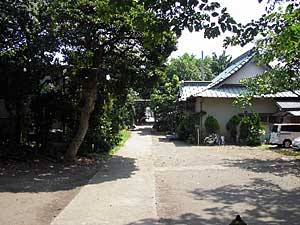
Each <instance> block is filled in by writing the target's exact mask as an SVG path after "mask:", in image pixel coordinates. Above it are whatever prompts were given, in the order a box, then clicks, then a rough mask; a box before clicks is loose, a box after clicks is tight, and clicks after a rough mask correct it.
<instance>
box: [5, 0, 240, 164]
mask: <svg viewBox="0 0 300 225" xmlns="http://www.w3.org/2000/svg"><path fill="white" fill-rule="evenodd" d="M0 8H1V18H0V57H1V58H0V65H1V76H2V77H1V89H2V86H3V89H2V90H5V91H3V93H2V96H3V97H4V100H5V104H6V105H7V109H8V111H9V120H10V121H12V122H13V123H12V124H13V126H14V130H15V132H14V134H12V135H11V137H10V138H9V140H8V142H9V143H14V144H15V145H14V147H15V148H18V147H19V146H20V145H23V144H25V145H28V146H34V147H36V146H37V147H38V148H41V149H43V148H45V147H44V146H47V143H46V142H49V141H50V140H48V139H47V138H41V137H50V133H51V132H52V130H53V129H52V128H54V127H56V126H57V127H59V128H62V133H63V136H64V137H63V138H62V139H63V140H65V141H66V143H67V144H69V147H68V149H67V151H66V155H65V159H68V160H74V159H75V157H76V155H77V153H78V150H79V149H80V146H81V144H82V143H83V142H84V143H85V144H86V142H89V143H93V144H94V145H93V146H94V147H93V148H95V149H98V148H104V149H107V148H110V147H111V146H112V145H113V144H114V143H115V142H116V140H115V138H114V137H115V136H116V134H117V132H118V130H120V129H121V128H122V127H124V126H125V125H124V121H127V118H128V113H130V112H131V110H128V108H127V110H126V109H125V108H126V107H129V108H130V106H128V105H127V103H126V102H127V101H126V99H127V97H126V96H128V92H129V89H130V88H133V89H135V90H137V89H139V90H141V89H142V90H143V89H144V90H146V89H149V88H151V87H152V86H153V85H154V84H155V83H156V82H157V81H158V78H159V77H160V76H161V74H160V71H161V68H162V67H163V66H164V64H165V62H166V59H167V57H168V56H169V55H170V54H171V52H172V51H173V50H174V49H175V44H176V39H177V38H178V37H179V36H180V35H181V31H182V30H183V29H184V28H186V27H187V28H188V29H189V30H190V31H192V30H196V31H198V30H204V34H205V36H206V37H209V38H213V37H216V36H218V35H219V34H220V33H221V32H222V31H223V32H225V31H226V30H229V31H232V30H233V31H236V30H237V28H236V26H237V25H236V24H237V23H236V22H235V21H234V20H233V18H232V17H231V16H230V15H229V14H228V12H227V10H226V9H225V8H221V6H220V4H219V3H216V2H208V1H207V0H202V1H192V0H186V1H181V0H180V1H177V0H174V1H151V0H149V1H134V0H125V1H113V0H101V1H100V0H98V1H91V0H74V1H68V0H63V1H61V0H53V1H32V0H26V1H11V0H8V1H4V2H1V3H0ZM106 77H108V78H109V77H110V78H111V79H106ZM2 81H3V82H2ZM141 87H142V88H141ZM145 93H147V91H146V92H145ZM31 99H34V101H32V104H31ZM120 102H122V103H125V104H120ZM119 105H122V107H120V106H119ZM94 109H96V111H94ZM90 118H91V119H90ZM54 125H55V126H54ZM29 134H30V135H29ZM86 135H88V136H87V137H86ZM29 136H30V137H29ZM38 137H40V138H38ZM85 138H86V139H85ZM101 140H102V141H101ZM44 142H45V143H44ZM88 145H90V144H88ZM103 146H104V147H103ZM105 146H107V148H106V147H105Z"/></svg>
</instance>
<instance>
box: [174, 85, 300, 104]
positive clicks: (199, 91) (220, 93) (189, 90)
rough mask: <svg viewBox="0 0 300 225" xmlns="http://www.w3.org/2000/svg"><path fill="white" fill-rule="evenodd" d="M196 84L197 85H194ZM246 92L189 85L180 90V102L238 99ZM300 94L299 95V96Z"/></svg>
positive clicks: (281, 94)
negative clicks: (200, 98)
mask: <svg viewBox="0 0 300 225" xmlns="http://www.w3.org/2000/svg"><path fill="white" fill-rule="evenodd" d="M194 84H195V83H194ZM245 92H246V88H245V87H243V86H232V87H230V86H228V87H220V88H211V89H207V86H203V85H197V84H195V85H188V86H182V87H181V88H180V98H179V101H185V100H186V99H187V98H189V97H192V96H193V97H205V98H236V97H238V96H239V95H241V94H244V93H245ZM297 94H298V95H297ZM299 96H300V91H296V92H295V93H293V92H291V91H285V92H279V93H276V94H268V95H264V96H262V97H264V98H297V97H299Z"/></svg>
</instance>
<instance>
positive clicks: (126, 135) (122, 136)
mask: <svg viewBox="0 0 300 225" xmlns="http://www.w3.org/2000/svg"><path fill="white" fill-rule="evenodd" d="M130 135H131V133H130V131H129V130H126V129H125V130H121V131H120V133H119V137H120V139H121V140H120V142H119V143H118V144H117V145H116V146H115V147H114V148H113V149H111V150H110V151H109V155H113V154H115V153H116V152H117V151H119V150H120V148H122V147H123V146H124V144H125V142H126V141H127V140H128V139H129V138H130Z"/></svg>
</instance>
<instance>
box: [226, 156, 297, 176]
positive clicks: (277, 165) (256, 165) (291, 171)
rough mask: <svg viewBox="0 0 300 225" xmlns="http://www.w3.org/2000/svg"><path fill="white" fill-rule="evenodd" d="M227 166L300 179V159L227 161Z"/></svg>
mask: <svg viewBox="0 0 300 225" xmlns="http://www.w3.org/2000/svg"><path fill="white" fill-rule="evenodd" d="M224 165H225V166H228V167H238V168H240V169H243V170H248V171H252V172H255V173H272V174H273V175H275V176H281V177H283V176H286V175H294V176H296V177H300V159H293V160H283V159H268V160H262V159H242V160H225V163H224Z"/></svg>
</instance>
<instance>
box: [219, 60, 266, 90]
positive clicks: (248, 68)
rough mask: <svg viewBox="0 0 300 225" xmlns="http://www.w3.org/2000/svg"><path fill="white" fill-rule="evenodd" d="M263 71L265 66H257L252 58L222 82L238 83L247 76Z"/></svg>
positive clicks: (253, 75)
mask: <svg viewBox="0 0 300 225" xmlns="http://www.w3.org/2000/svg"><path fill="white" fill-rule="evenodd" d="M265 71H266V68H265V67H264V66H258V65H257V64H256V63H255V61H254V60H251V61H250V62H248V63H247V64H246V65H244V66H243V67H242V68H241V69H240V70H239V71H237V72H236V73H235V74H234V75H233V76H231V77H229V78H228V79H226V80H225V81H224V82H223V83H222V84H240V81H241V80H243V79H245V78H249V77H255V76H257V75H258V74H262V73H264V72H265Z"/></svg>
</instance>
